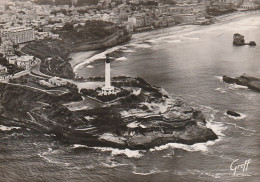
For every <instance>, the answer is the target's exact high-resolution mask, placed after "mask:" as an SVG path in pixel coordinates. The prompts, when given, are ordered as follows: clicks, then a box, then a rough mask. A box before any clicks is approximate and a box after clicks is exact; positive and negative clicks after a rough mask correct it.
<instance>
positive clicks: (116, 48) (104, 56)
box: [73, 46, 122, 72]
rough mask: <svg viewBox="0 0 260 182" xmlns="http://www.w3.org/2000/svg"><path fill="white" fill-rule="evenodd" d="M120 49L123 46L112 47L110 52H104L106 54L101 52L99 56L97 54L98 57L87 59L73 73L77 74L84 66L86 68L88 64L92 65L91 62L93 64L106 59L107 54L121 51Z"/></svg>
mask: <svg viewBox="0 0 260 182" xmlns="http://www.w3.org/2000/svg"><path fill="white" fill-rule="evenodd" d="M120 48H122V46H116V47H112V48H110V49H108V50H106V51H104V52H101V53H99V54H96V55H94V56H92V57H90V58H89V59H86V60H85V61H83V62H82V63H80V64H77V65H76V66H75V67H74V69H73V71H74V72H77V70H78V69H79V68H81V67H82V66H84V65H86V64H89V63H91V62H93V61H95V60H98V59H105V58H106V54H109V53H112V52H114V51H116V50H119V49H120Z"/></svg>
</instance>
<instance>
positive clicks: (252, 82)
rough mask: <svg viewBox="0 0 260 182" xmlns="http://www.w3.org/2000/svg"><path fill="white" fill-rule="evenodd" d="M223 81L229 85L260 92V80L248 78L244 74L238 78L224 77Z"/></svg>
mask: <svg viewBox="0 0 260 182" xmlns="http://www.w3.org/2000/svg"><path fill="white" fill-rule="evenodd" d="M223 81H224V82H226V83H229V84H237V85H242V86H246V87H248V88H249V89H252V90H255V91H258V92H260V79H259V78H255V77H251V76H248V75H246V74H243V75H242V76H240V77H237V78H232V77H228V76H223Z"/></svg>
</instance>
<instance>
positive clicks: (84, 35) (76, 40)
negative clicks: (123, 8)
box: [22, 21, 130, 78]
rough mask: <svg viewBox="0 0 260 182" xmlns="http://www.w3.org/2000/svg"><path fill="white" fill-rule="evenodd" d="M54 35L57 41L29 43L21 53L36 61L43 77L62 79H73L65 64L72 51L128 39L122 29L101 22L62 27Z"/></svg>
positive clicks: (108, 44) (90, 48)
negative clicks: (46, 75)
mask: <svg viewBox="0 0 260 182" xmlns="http://www.w3.org/2000/svg"><path fill="white" fill-rule="evenodd" d="M55 33H58V34H59V35H60V37H61V39H44V40H37V41H34V42H30V43H28V44H26V45H25V46H24V47H23V48H22V52H24V53H27V54H30V55H34V56H35V57H37V58H40V59H41V61H42V62H41V68H40V70H41V71H42V72H43V73H45V74H49V75H54V76H59V77H64V78H74V76H75V75H74V73H73V69H72V67H71V65H70V63H69V61H70V58H69V55H70V53H71V52H72V51H87V50H93V49H105V48H107V47H111V46H115V45H116V44H119V43H123V42H125V41H127V40H129V39H130V35H129V34H128V33H127V32H126V30H125V28H123V27H119V26H117V25H115V24H113V23H109V22H103V21H86V22H85V24H77V23H75V22H72V23H66V24H65V25H64V27H63V28H62V29H60V30H57V31H56V32H55Z"/></svg>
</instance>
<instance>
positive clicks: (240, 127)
mask: <svg viewBox="0 0 260 182" xmlns="http://www.w3.org/2000/svg"><path fill="white" fill-rule="evenodd" d="M227 124H228V125H232V126H234V127H235V128H238V129H240V130H245V131H250V132H253V133H256V130H250V129H247V128H244V127H242V126H238V125H237V124H235V123H227Z"/></svg>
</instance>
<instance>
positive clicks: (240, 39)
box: [233, 33, 256, 46]
mask: <svg viewBox="0 0 260 182" xmlns="http://www.w3.org/2000/svg"><path fill="white" fill-rule="evenodd" d="M233 45H234V46H243V45H250V46H256V43H255V41H250V42H249V43H246V42H245V37H244V36H243V35H242V34H239V33H236V34H234V36H233Z"/></svg>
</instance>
